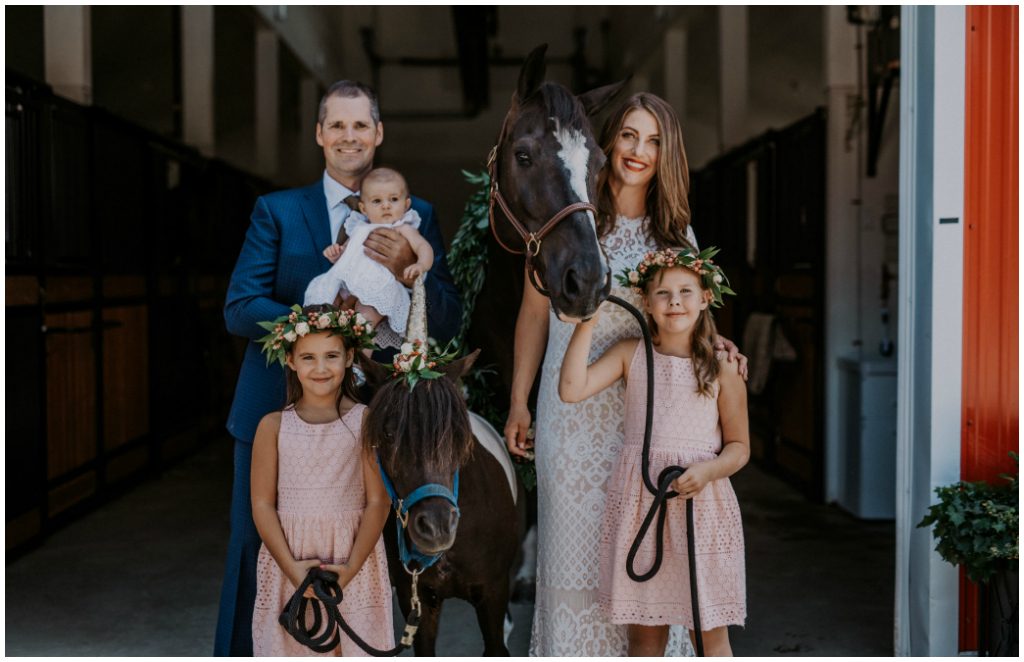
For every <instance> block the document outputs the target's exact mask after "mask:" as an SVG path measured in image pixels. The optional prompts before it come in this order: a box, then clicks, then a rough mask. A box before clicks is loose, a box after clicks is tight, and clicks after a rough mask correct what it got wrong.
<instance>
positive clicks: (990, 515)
mask: <svg viewBox="0 0 1024 662" xmlns="http://www.w3.org/2000/svg"><path fill="white" fill-rule="evenodd" d="M1010 456H1011V457H1012V458H1013V461H1014V463H1015V464H1017V467H1018V468H1017V472H1016V473H1015V474H1014V475H1012V476H1010V475H1007V474H1001V475H1000V479H1001V482H999V483H996V484H991V483H988V482H985V481H978V482H966V481H960V482H957V483H954V484H953V485H947V486H945V487H937V488H935V494H936V495H938V498H939V502H938V503H936V504H935V505H933V506H931V507H930V508H928V514H927V515H926V516H925V518H924V519H923V520H921V523H920V524H918V527H929V526H934V529H933V530H932V535H933V536H934V538H935V540H936V543H937V544H936V546H935V551H937V552H938V553H939V556H941V557H942V559H943V560H944V561H946V562H947V563H952V564H953V565H958V566H961V567H962V568H963V569H964V571H965V572H966V574H967V577H968V578H969V579H970V580H971V581H973V582H975V583H976V584H978V585H979V586H980V587H981V593H982V596H981V600H980V608H981V612H982V613H981V619H980V624H981V647H982V651H981V652H982V653H987V654H989V655H1013V656H1016V655H1017V654H1018V649H1019V645H1018V632H1019V629H1018V622H1017V621H1018V613H1019V612H1018V607H1019V597H1018V584H1017V577H1018V556H1019V551H1018V550H1019V545H1020V538H1019V528H1018V522H1019V518H1018V490H1017V478H1018V475H1019V472H1020V468H1019V460H1018V457H1017V454H1016V453H1010Z"/></svg>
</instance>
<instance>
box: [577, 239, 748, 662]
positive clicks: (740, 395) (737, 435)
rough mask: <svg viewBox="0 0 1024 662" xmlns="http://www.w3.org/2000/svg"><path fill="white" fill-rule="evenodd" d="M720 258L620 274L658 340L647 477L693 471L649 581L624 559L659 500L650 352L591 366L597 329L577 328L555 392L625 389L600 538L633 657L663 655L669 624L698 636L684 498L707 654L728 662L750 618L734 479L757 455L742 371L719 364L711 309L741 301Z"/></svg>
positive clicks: (679, 256)
mask: <svg viewBox="0 0 1024 662" xmlns="http://www.w3.org/2000/svg"><path fill="white" fill-rule="evenodd" d="M716 252H717V251H716V250H715V249H713V248H708V249H705V250H704V251H701V252H700V253H698V252H696V251H695V250H694V249H692V248H689V247H687V248H682V249H665V250H661V251H652V252H650V253H648V254H647V255H646V256H645V257H644V259H643V260H642V261H641V263H640V264H639V265H637V266H636V267H635V268H633V269H627V270H625V271H624V272H623V273H622V274H621V275H619V276H618V278H619V280H620V282H621V283H622V284H623V285H629V286H631V287H633V288H634V289H636V290H637V291H638V292H639V293H641V294H642V295H643V308H644V311H645V312H646V313H647V322H648V325H649V326H650V328H651V331H652V335H653V339H654V346H655V352H654V396H653V397H654V415H653V428H652V435H651V446H650V474H651V475H652V476H657V475H658V474H659V473H660V472H661V470H662V469H663V468H666V467H670V466H674V465H678V466H682V467H685V468H686V472H685V473H683V474H682V475H681V476H679V477H678V478H677V479H675V481H674V482H673V484H672V488H673V489H674V490H675V491H677V492H678V493H679V495H680V496H681V497H682V498H679V499H670V500H669V501H668V502H667V515H666V518H665V525H664V534H665V549H664V554H663V558H661V565H660V569H659V570H658V572H657V573H656V575H655V576H654V577H653V578H651V579H650V581H643V582H641V581H634V580H633V579H631V578H630V574H629V573H628V572H627V557H629V556H630V548H631V547H632V546H633V544H634V540H635V538H636V536H637V531H638V529H639V528H640V525H641V522H642V521H643V520H644V518H645V517H646V516H647V514H648V511H649V510H650V508H651V504H652V501H653V496H652V495H651V494H649V493H648V491H647V489H646V488H645V486H644V481H643V479H642V476H641V471H642V468H641V466H642V454H643V439H644V426H645V414H646V408H647V397H648V395H647V365H646V361H645V358H644V357H645V352H644V345H643V342H642V341H640V340H638V339H635V338H633V339H626V340H622V341H619V342H618V343H616V344H615V345H613V346H612V347H611V348H610V349H609V350H608V351H607V352H605V353H604V354H603V355H602V356H601V357H600V358H598V359H597V360H596V361H595V362H594V363H593V364H592V365H590V366H589V367H588V366H587V359H588V356H589V354H590V346H591V338H592V333H593V327H594V324H595V322H596V318H595V319H591V320H589V321H587V322H583V323H581V324H580V325H578V326H577V328H576V329H575V331H574V332H573V336H572V339H571V340H570V342H569V346H568V349H567V351H566V355H565V358H564V360H563V363H562V370H561V376H560V383H559V395H560V396H561V398H562V399H563V400H564V401H566V402H579V401H581V400H584V399H586V398H589V397H591V396H593V395H595V394H597V393H599V392H601V391H602V390H604V389H605V388H608V387H609V386H611V385H612V384H614V383H615V382H617V381H618V380H619V379H622V380H624V381H625V382H626V441H625V445H624V446H623V448H622V453H621V454H620V456H619V459H618V462H617V464H616V467H615V468H614V469H613V470H612V474H611V478H610V479H609V481H608V497H607V501H606V503H605V512H604V519H603V523H602V531H601V561H600V579H599V590H598V596H599V604H600V607H601V609H602V611H603V612H604V614H605V615H606V617H607V618H609V620H610V622H612V623H623V624H628V628H627V636H628V644H629V654H630V655H663V654H664V653H665V646H666V643H667V641H668V633H669V625H673V624H679V625H683V626H685V627H687V628H689V629H690V631H691V637H693V634H694V633H693V629H694V615H693V613H692V611H693V610H692V607H691V598H690V574H689V570H688V554H687V541H686V534H687V532H686V514H685V510H686V500H689V499H692V500H693V504H694V517H695V522H694V526H693V529H694V530H693V532H692V533H693V535H694V536H695V545H696V554H695V560H696V576H695V578H694V579H695V581H696V583H697V588H698V596H699V609H700V614H699V616H700V621H699V622H700V626H701V630H702V633H703V642H704V650H705V654H706V655H716V656H724V655H731V654H732V649H731V647H730V645H729V634H728V628H727V626H728V625H742V624H743V622H744V620H745V618H746V588H745V583H746V577H745V568H744V560H743V528H742V523H741V521H740V511H739V505H738V504H737V501H736V495H735V493H734V492H733V490H732V486H731V485H730V483H729V479H728V477H729V476H731V475H732V474H734V473H736V471H738V470H739V469H741V468H742V467H743V466H744V465H745V464H746V463H747V460H748V459H749V456H750V439H749V430H748V427H747V403H746V388H745V385H744V383H743V378H742V377H741V376H740V374H739V372H738V370H737V369H736V364H735V363H730V362H729V361H728V360H727V359H726V358H725V353H724V352H720V353H718V354H717V355H716V352H715V350H714V342H715V338H716V331H715V324H714V321H713V319H712V317H711V312H710V310H709V308H710V307H711V306H719V305H721V303H722V295H723V294H733V292H732V290H731V289H729V287H728V281H727V280H726V279H725V275H724V274H723V273H722V270H721V269H720V268H719V267H718V266H717V265H716V264H714V261H713V260H712V259H711V258H712V257H713V256H714V254H715V253H716ZM654 539H655V536H654V535H651V536H647V537H646V538H645V539H644V540H643V542H642V543H641V544H640V546H639V548H638V553H636V557H635V558H634V559H632V562H633V563H635V568H636V572H637V573H641V574H643V573H644V572H645V571H646V570H647V569H648V568H650V567H652V565H653V564H654V563H655V558H656V556H657V553H656V549H655V547H656V546H655V540H654Z"/></svg>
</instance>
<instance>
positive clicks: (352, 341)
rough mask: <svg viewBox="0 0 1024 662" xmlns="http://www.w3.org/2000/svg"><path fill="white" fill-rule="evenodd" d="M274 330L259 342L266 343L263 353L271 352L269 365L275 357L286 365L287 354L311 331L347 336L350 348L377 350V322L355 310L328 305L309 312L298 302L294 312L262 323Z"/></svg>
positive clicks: (268, 359) (261, 323)
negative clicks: (375, 327)
mask: <svg viewBox="0 0 1024 662" xmlns="http://www.w3.org/2000/svg"><path fill="white" fill-rule="evenodd" d="M258 324H259V325H260V326H261V327H263V328H264V329H266V330H267V331H270V333H268V334H267V335H265V336H263V337H262V338H260V339H259V340H257V341H256V342H260V343H263V350H262V351H263V352H264V353H265V354H266V355H267V365H270V364H271V363H273V362H274V361H275V360H276V361H277V362H278V363H280V364H281V365H284V363H285V355H286V354H287V353H288V352H289V351H290V350H291V348H292V346H293V345H294V344H295V341H296V340H298V339H299V338H301V337H303V336H305V335H308V334H310V333H319V332H320V331H327V332H329V333H331V334H332V335H340V336H341V337H342V338H344V339H345V346H346V347H348V348H350V349H374V348H375V347H376V346H375V345H374V344H373V337H374V336H375V335H376V331H374V328H373V324H371V323H370V322H368V321H367V320H366V318H364V317H363V316H362V315H361V314H360V313H357V312H356V311H354V310H351V309H349V310H338V309H337V308H335V307H334V306H328V305H324V306H321V307H320V310H312V311H310V312H309V313H305V312H303V310H302V306H300V305H298V304H295V305H294V306H292V312H290V313H288V314H287V315H282V316H281V317H278V318H277V319H276V320H274V321H273V322H258Z"/></svg>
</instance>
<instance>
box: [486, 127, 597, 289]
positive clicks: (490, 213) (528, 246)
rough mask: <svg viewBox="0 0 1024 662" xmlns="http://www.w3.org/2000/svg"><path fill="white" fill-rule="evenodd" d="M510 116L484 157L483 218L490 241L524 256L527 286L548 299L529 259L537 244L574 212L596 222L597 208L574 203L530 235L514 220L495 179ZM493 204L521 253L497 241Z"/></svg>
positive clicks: (539, 245)
mask: <svg viewBox="0 0 1024 662" xmlns="http://www.w3.org/2000/svg"><path fill="white" fill-rule="evenodd" d="M511 116H512V108H510V109H509V110H508V112H507V113H505V119H504V120H503V121H502V123H501V133H500V134H499V135H498V142H496V143H495V144H494V147H492V148H491V153H490V154H489V155H488V157H487V175H488V176H489V177H490V179H491V190H490V193H489V196H488V197H489V204H488V207H487V217H488V221H489V222H490V224H491V234H493V235H494V239H495V240H496V241H497V242H498V245H499V246H501V247H502V248H504V249H505V250H506V251H508V252H509V253H512V254H514V255H524V254H525V255H526V273H528V274H529V276H530V282H531V283H532V284H533V286H534V287H535V288H536V289H537V291H538V292H540V293H541V294H543V295H544V296H546V297H548V298H550V297H551V294H550V293H549V292H548V291H547V290H546V289H545V288H544V287H543V286H542V284H541V282H540V278H539V277H538V276H537V267H536V265H535V264H534V263H533V258H535V257H537V255H538V254H539V253H540V247H541V242H542V241H543V240H544V237H546V236H548V233H550V232H551V230H553V229H554V228H555V226H556V225H558V223H559V221H561V220H562V219H564V218H566V217H567V216H569V215H571V214H574V213H576V212H578V211H589V212H590V213H592V214H593V215H594V218H595V219H596V218H597V207H595V206H594V205H592V204H591V203H589V202H574V203H572V204H570V205H567V206H566V207H564V208H562V210H561V211H559V212H558V213H557V214H555V215H554V216H552V217H551V218H550V219H548V221H547V222H546V223H544V225H542V226H541V228H540V230H538V231H536V232H530V230H529V229H528V228H527V227H526V226H525V225H524V224H523V223H522V222H521V221H520V220H519V219H518V218H516V215H515V214H513V213H512V210H511V209H509V207H508V203H507V202H505V198H504V196H502V194H501V191H500V190H499V188H498V177H497V174H496V170H497V161H498V148H499V147H500V146H501V144H502V143H503V142H505V136H506V134H507V131H508V122H509V118H510V117H511ZM495 203H497V205H498V207H499V208H500V209H501V212H502V213H503V214H505V218H507V219H508V221H509V223H511V225H512V228H513V229H515V231H516V233H518V234H519V237H520V238H521V239H522V240H523V249H522V250H517V249H514V248H511V247H509V246H507V245H506V244H505V242H503V241H502V240H501V237H499V236H498V232H497V229H496V228H495V226H494V205H495Z"/></svg>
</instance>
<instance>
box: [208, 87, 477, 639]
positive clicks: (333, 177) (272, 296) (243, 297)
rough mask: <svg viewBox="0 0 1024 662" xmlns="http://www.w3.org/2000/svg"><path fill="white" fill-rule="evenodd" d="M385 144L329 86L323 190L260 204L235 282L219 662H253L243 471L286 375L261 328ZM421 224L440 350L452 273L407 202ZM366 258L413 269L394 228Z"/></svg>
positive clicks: (251, 531)
mask: <svg viewBox="0 0 1024 662" xmlns="http://www.w3.org/2000/svg"><path fill="white" fill-rule="evenodd" d="M383 140H384V125H383V123H382V122H381V121H380V111H379V109H378V106H377V98H376V95H375V94H374V92H373V90H372V89H371V88H369V87H368V86H366V85H363V84H361V83H357V82H353V81H339V82H337V83H335V84H334V85H332V86H331V87H330V89H328V90H327V93H326V94H325V95H324V97H323V99H322V100H321V101H320V112H319V118H318V121H317V124H316V141H317V144H318V145H320V146H321V147H322V148H323V152H324V161H325V166H326V167H325V171H324V176H323V179H322V180H321V181H318V182H316V183H315V184H313V185H311V186H307V187H304V188H297V189H291V190H287V191H278V192H276V193H271V194H269V195H265V196H262V197H260V198H259V199H258V200H256V206H255V208H254V209H253V212H252V221H251V224H250V225H249V230H248V232H247V233H246V235H245V242H244V243H243V244H242V251H241V254H240V255H239V256H238V262H237V263H236V265H235V270H234V272H233V273H232V275H231V283H230V285H229V286H228V294H227V301H226V303H225V305H224V320H225V322H226V323H227V328H228V331H230V332H231V333H233V334H235V335H239V336H243V337H245V338H248V339H249V340H250V341H251V342H249V344H248V346H247V347H246V351H245V358H244V360H243V362H242V369H241V374H239V377H238V385H237V386H236V388H235V399H234V402H233V403H232V405H231V413H230V415H229V417H228V424H227V428H228V431H229V432H230V433H231V436H232V437H234V439H235V479H234V488H233V491H232V496H231V538H230V542H229V547H228V560H227V568H226V571H225V576H224V585H223V588H222V589H221V602H220V612H219V615H218V620H217V635H216V641H215V644H214V654H215V655H233V656H234V655H252V612H253V605H254V602H255V598H256V595H255V594H256V557H257V554H258V552H259V546H260V538H259V534H258V533H257V532H256V526H255V524H253V519H252V506H251V503H250V500H249V499H250V495H249V471H250V462H251V459H252V442H253V437H254V436H255V434H256V426H257V425H258V424H259V422H260V419H262V418H263V416H265V415H266V414H268V413H269V412H271V411H274V410H277V409H280V408H281V406H282V405H283V404H284V401H285V385H284V383H285V382H284V372H283V370H282V368H281V367H280V366H279V365H277V364H273V365H270V366H268V365H267V361H266V358H265V357H264V356H263V355H262V354H261V353H260V348H259V346H258V345H257V343H256V342H254V341H255V340H256V339H257V338H259V337H261V336H263V335H265V334H266V331H265V330H264V329H262V328H261V327H260V326H258V325H257V322H260V321H262V320H272V319H274V318H276V317H278V316H280V315H285V314H287V313H288V309H289V307H290V306H291V305H293V304H295V303H302V299H303V294H304V293H305V290H306V286H307V285H308V284H309V281H311V280H312V279H313V278H314V277H315V276H317V275H319V274H321V273H323V272H324V271H326V270H327V269H328V268H330V266H331V264H330V262H328V260H327V258H325V257H324V256H323V255H322V251H323V249H324V248H326V247H327V246H328V245H330V244H331V243H333V242H334V241H336V238H337V237H338V236H339V232H340V231H341V228H342V227H343V224H344V221H345V218H346V217H347V216H348V214H349V213H350V211H351V209H350V207H349V206H348V205H347V204H346V203H345V199H346V198H349V203H351V204H354V201H353V200H352V199H351V198H350V196H351V195H354V194H357V193H358V191H359V186H360V183H361V182H362V179H363V177H364V176H365V175H366V173H368V172H369V171H370V170H371V169H372V168H373V156H374V152H375V150H376V148H377V147H378V146H379V145H380V144H381V142H382V141H383ZM412 208H413V209H415V210H416V211H417V212H418V213H419V215H420V217H421V219H422V221H421V224H420V228H419V231H420V233H421V234H422V235H423V236H424V237H425V238H426V239H427V241H429V242H430V245H431V246H432V247H433V249H434V266H433V267H432V268H431V269H430V271H429V272H428V273H427V276H426V280H425V283H424V285H425V287H426V293H427V320H428V324H429V328H430V333H431V335H432V336H433V337H435V338H436V339H437V340H438V341H439V342H440V343H441V344H442V345H443V344H444V343H445V342H447V341H448V340H449V339H450V338H452V337H453V336H454V335H455V334H456V333H457V331H458V328H459V322H460V320H461V317H462V306H461V303H460V301H459V296H458V292H457V291H456V288H455V284H454V282H453V280H452V277H451V273H450V272H449V271H448V266H447V262H446V259H445V251H444V242H443V240H442V238H441V231H440V229H439V227H438V223H437V219H436V217H435V216H434V208H433V206H432V205H431V204H429V203H428V202H425V201H424V200H421V199H419V198H417V197H415V196H413V197H412ZM364 246H365V250H366V252H367V255H369V256H370V257H371V258H373V259H375V260H377V261H378V262H380V263H381V264H383V265H385V266H386V267H388V269H389V270H390V271H391V272H392V273H394V274H395V277H396V278H397V279H398V280H400V281H402V282H405V283H406V285H411V282H408V281H405V279H403V278H402V271H403V270H404V269H405V267H407V266H408V265H410V264H412V263H413V262H415V261H416V255H415V254H414V253H413V252H412V249H411V248H410V247H409V244H408V242H407V241H406V240H405V239H404V238H403V237H401V235H399V233H398V232H397V231H395V230H392V229H390V228H381V229H379V230H375V231H374V232H372V233H371V234H370V236H369V237H368V238H367V239H366V242H365V244H364Z"/></svg>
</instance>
